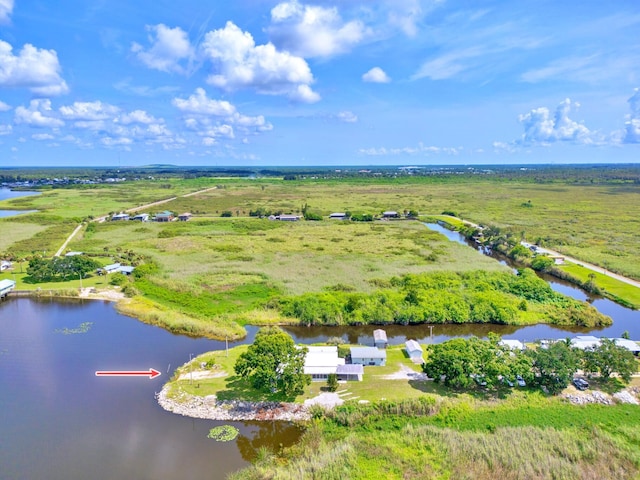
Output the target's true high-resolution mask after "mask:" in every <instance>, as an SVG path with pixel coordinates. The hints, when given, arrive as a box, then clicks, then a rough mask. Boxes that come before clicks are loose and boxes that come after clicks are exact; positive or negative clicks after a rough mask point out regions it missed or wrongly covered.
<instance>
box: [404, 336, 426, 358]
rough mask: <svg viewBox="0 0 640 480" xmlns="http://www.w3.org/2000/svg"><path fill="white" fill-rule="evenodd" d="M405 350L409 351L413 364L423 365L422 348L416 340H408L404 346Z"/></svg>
mask: <svg viewBox="0 0 640 480" xmlns="http://www.w3.org/2000/svg"><path fill="white" fill-rule="evenodd" d="M404 349H405V350H406V351H407V355H409V358H410V359H411V361H412V362H415V363H422V362H423V360H422V347H421V346H420V344H419V343H418V342H416V341H415V340H407V341H406V342H405V344H404Z"/></svg>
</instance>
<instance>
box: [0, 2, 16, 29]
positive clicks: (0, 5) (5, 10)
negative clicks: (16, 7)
mask: <svg viewBox="0 0 640 480" xmlns="http://www.w3.org/2000/svg"><path fill="white" fill-rule="evenodd" d="M12 12H13V0H0V24H7V23H9V20H10V17H11V13H12Z"/></svg>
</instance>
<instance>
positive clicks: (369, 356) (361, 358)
mask: <svg viewBox="0 0 640 480" xmlns="http://www.w3.org/2000/svg"><path fill="white" fill-rule="evenodd" d="M386 362H387V351H386V350H381V349H379V348H376V347H351V363H352V364H358V363H359V364H360V365H380V366H384V365H385V363H386Z"/></svg>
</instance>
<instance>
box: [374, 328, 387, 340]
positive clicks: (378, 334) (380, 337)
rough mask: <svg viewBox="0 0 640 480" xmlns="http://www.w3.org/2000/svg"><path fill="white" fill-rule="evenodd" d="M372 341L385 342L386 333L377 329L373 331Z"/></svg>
mask: <svg viewBox="0 0 640 480" xmlns="http://www.w3.org/2000/svg"><path fill="white" fill-rule="evenodd" d="M373 339H374V340H375V341H376V342H378V341H383V342H386V341H387V332H385V331H384V330H382V329H377V330H374V331H373Z"/></svg>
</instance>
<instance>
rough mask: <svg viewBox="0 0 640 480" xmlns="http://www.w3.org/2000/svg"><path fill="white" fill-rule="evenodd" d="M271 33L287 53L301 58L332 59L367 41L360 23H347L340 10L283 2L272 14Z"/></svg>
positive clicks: (363, 27)
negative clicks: (363, 40) (364, 39)
mask: <svg viewBox="0 0 640 480" xmlns="http://www.w3.org/2000/svg"><path fill="white" fill-rule="evenodd" d="M271 21H272V25H271V26H270V27H269V29H268V31H269V34H270V35H271V38H272V40H273V42H274V43H275V44H276V45H277V46H278V47H280V48H282V49H283V50H287V51H289V52H291V53H293V54H295V55H299V56H301V57H306V58H309V57H331V56H334V55H338V54H340V53H344V52H348V51H349V50H351V48H352V47H353V46H355V45H357V44H358V43H360V41H362V39H363V38H364V36H365V34H366V28H365V26H364V24H363V23H362V22H361V21H359V20H353V21H350V22H344V21H343V20H342V18H341V17H340V14H339V13H338V9H337V8H336V7H332V8H325V7H321V6H312V5H302V4H300V3H298V2H297V1H295V0H294V1H290V2H283V3H280V4H278V5H276V6H275V7H274V8H273V9H272V10H271Z"/></svg>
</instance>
